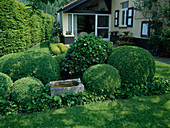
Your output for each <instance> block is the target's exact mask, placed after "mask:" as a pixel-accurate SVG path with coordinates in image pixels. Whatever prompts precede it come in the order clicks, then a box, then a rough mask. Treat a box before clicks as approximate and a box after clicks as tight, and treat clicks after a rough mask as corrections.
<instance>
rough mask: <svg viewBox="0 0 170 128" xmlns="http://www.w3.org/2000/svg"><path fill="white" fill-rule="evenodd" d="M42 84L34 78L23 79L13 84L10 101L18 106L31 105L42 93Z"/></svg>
mask: <svg viewBox="0 0 170 128" xmlns="http://www.w3.org/2000/svg"><path fill="white" fill-rule="evenodd" d="M43 86H44V85H43V84H42V82H41V81H40V80H39V79H37V78H34V77H25V78H22V79H19V80H17V81H15V82H14V85H13V90H12V93H11V97H12V100H13V101H15V102H16V103H18V104H20V105H26V104H28V103H31V102H32V100H34V99H35V98H38V96H40V94H41V93H42V91H43Z"/></svg>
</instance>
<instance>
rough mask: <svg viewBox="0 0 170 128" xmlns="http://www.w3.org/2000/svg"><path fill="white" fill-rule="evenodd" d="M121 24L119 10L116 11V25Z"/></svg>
mask: <svg viewBox="0 0 170 128" xmlns="http://www.w3.org/2000/svg"><path fill="white" fill-rule="evenodd" d="M118 26H119V10H116V11H115V27H118Z"/></svg>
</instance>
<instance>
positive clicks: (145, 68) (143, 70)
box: [108, 46, 155, 84]
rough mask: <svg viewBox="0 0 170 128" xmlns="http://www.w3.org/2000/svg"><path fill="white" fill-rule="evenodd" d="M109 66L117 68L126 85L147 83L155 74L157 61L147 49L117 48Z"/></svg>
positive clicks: (109, 61) (111, 56)
mask: <svg viewBox="0 0 170 128" xmlns="http://www.w3.org/2000/svg"><path fill="white" fill-rule="evenodd" d="M108 64H110V65H112V66H113V67H115V68H116V69H117V70H118V71H119V74H120V76H121V80H122V82H123V83H124V82H125V83H126V82H127V83H133V84H139V83H145V82H147V81H151V80H152V79H153V77H154V74H155V60H154V58H153V56H152V55H151V54H150V53H149V52H148V51H146V50H145V49H142V48H139V47H135V46H121V47H118V48H115V49H114V50H113V52H112V54H111V55H110V57H109V59H108Z"/></svg>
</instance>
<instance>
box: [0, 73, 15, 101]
mask: <svg viewBox="0 0 170 128" xmlns="http://www.w3.org/2000/svg"><path fill="white" fill-rule="evenodd" d="M12 83H13V82H12V80H11V78H10V77H9V76H8V75H6V74H4V73H1V72H0V92H1V93H0V97H2V98H3V99H7V97H8V96H9V93H10V89H11V87H12Z"/></svg>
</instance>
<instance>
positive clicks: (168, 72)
mask: <svg viewBox="0 0 170 128" xmlns="http://www.w3.org/2000/svg"><path fill="white" fill-rule="evenodd" d="M156 73H157V74H159V75H161V76H164V77H165V78H167V79H169V80H170V65H169V64H165V63H162V62H159V61H156Z"/></svg>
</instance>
